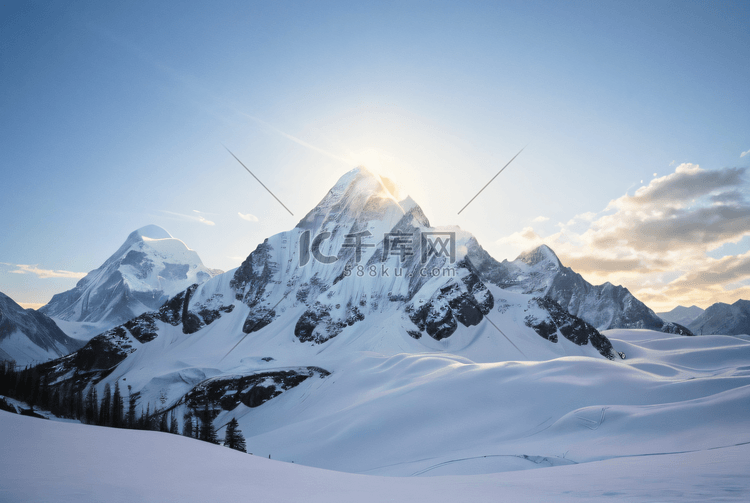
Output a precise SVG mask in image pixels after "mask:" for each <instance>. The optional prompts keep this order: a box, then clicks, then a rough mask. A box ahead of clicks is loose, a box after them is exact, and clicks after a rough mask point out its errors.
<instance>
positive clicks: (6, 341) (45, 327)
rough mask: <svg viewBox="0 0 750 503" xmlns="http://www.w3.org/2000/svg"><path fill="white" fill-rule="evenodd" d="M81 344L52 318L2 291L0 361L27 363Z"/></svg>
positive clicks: (61, 352)
mask: <svg viewBox="0 0 750 503" xmlns="http://www.w3.org/2000/svg"><path fill="white" fill-rule="evenodd" d="M82 345H83V343H81V342H80V341H77V340H75V339H71V338H70V337H68V336H67V335H65V333H63V331H62V330H60V329H59V328H58V327H57V325H55V322H54V321H52V320H51V319H50V318H49V317H47V316H45V315H44V314H42V313H40V312H38V311H35V310H34V309H24V308H22V307H21V306H19V305H18V304H16V303H15V302H14V301H13V299H11V298H10V297H8V296H7V295H5V294H4V293H2V292H0V360H13V361H15V362H16V364H17V365H18V366H25V365H29V364H34V363H41V362H44V361H47V360H51V359H53V358H59V357H61V356H64V355H67V354H68V353H71V352H73V351H75V350H77V349H79V348H80V347H81V346H82Z"/></svg>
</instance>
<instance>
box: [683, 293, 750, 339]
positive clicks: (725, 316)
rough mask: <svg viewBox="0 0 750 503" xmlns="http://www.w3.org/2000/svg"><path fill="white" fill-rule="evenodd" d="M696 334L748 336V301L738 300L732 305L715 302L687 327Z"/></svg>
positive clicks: (749, 324)
mask: <svg viewBox="0 0 750 503" xmlns="http://www.w3.org/2000/svg"><path fill="white" fill-rule="evenodd" d="M689 327H690V329H691V330H692V331H693V332H695V333H696V334H700V335H710V334H721V335H743V334H745V335H750V301H748V300H742V299H740V300H738V301H737V302H735V303H734V304H731V305H730V304H724V303H723V302H717V303H716V304H714V305H712V306H710V307H709V308H708V309H706V310H705V311H704V312H703V313H701V314H700V315H699V316H698V317H697V318H695V319H694V320H693V321H692V322H691V323H690V325H689Z"/></svg>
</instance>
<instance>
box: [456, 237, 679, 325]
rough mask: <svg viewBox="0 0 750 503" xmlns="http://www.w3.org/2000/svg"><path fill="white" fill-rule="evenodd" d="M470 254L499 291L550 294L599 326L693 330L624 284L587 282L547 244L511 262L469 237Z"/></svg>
mask: <svg viewBox="0 0 750 503" xmlns="http://www.w3.org/2000/svg"><path fill="white" fill-rule="evenodd" d="M469 256H470V257H471V262H472V264H473V265H474V266H475V267H476V269H477V270H478V271H479V274H480V277H481V278H482V279H483V280H486V281H488V282H490V283H492V284H495V285H497V286H499V287H501V288H503V289H504V290H508V291H512V292H519V293H525V294H530V295H536V296H546V297H549V298H551V299H553V300H554V301H555V302H557V303H558V304H560V306H562V307H563V308H564V309H565V310H566V311H568V312H569V313H570V314H572V315H574V316H577V317H579V318H581V319H583V320H585V321H587V322H588V323H591V324H592V325H594V326H595V327H596V328H597V329H598V330H608V329H611V328H646V329H650V330H657V331H661V332H667V333H673V334H680V335H693V334H692V333H691V331H690V330H688V329H687V328H686V327H685V326H683V325H682V324H679V323H674V322H672V321H665V320H663V319H661V318H660V317H659V316H657V314H656V313H655V312H654V311H652V310H651V309H650V308H649V307H648V306H646V305H645V304H644V303H643V302H641V301H640V300H638V299H637V298H635V297H634V296H633V294H631V293H630V292H629V291H628V289H627V288H624V287H622V286H615V285H613V284H611V283H609V282H607V283H604V284H603V285H597V286H595V285H592V284H591V283H589V282H588V281H586V280H585V279H583V277H582V276H581V275H580V274H578V273H576V272H575V271H573V270H572V269H571V268H569V267H565V266H563V265H562V263H561V262H560V259H558V258H557V255H555V252H553V251H552V249H551V248H549V247H548V246H547V245H541V246H539V247H538V248H535V249H534V250H531V251H528V252H525V253H522V254H521V255H519V256H518V258H516V259H515V260H514V261H512V262H508V261H507V260H503V261H502V262H497V261H496V260H495V259H493V258H492V257H490V255H489V254H488V253H486V252H485V251H484V250H483V249H481V247H479V246H478V244H477V243H476V242H473V243H471V244H470V250H469Z"/></svg>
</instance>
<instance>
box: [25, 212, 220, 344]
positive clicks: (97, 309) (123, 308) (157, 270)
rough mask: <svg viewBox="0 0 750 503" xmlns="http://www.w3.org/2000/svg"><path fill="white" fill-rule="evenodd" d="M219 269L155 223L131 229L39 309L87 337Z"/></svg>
mask: <svg viewBox="0 0 750 503" xmlns="http://www.w3.org/2000/svg"><path fill="white" fill-rule="evenodd" d="M221 272H222V271H219V270H215V269H209V268H207V267H206V266H204V265H203V262H201V259H200V257H198V254H197V253H196V252H195V251H193V250H191V249H190V248H188V247H187V246H186V245H185V243H183V242H182V241H180V240H179V239H176V238H174V237H172V235H171V234H169V232H167V231H166V230H164V229H162V228H161V227H159V226H156V225H147V226H145V227H142V228H140V229H138V230H136V231H133V232H132V233H131V234H130V235H129V236H128V237H127V239H126V240H125V242H124V243H123V244H122V246H120V248H119V249H118V250H117V251H116V252H115V253H114V254H113V255H112V256H111V257H109V258H108V259H107V260H106V261H105V262H104V263H103V264H102V265H101V266H99V267H98V268H97V269H95V270H93V271H91V272H89V273H88V274H87V275H86V276H85V277H84V278H82V279H81V280H80V281H79V282H78V284H77V285H76V286H75V288H73V289H72V290H68V291H67V292H63V293H59V294H57V295H55V296H54V297H52V300H50V302H49V303H48V304H47V305H45V306H43V307H41V308H40V309H39V311H40V312H42V313H44V314H46V315H48V316H49V317H51V318H53V319H54V320H55V321H56V322H57V323H58V324H59V325H60V327H61V328H62V329H63V330H65V331H66V333H68V334H69V335H71V336H73V337H76V338H80V339H83V340H88V339H90V338H91V337H93V336H94V335H96V334H99V333H101V332H104V331H106V330H109V329H110V328H112V327H114V326H116V325H120V324H121V323H125V322H126V321H128V320H130V319H132V318H135V317H136V316H138V315H141V314H143V313H145V312H148V311H154V310H157V309H159V308H160V307H161V306H162V304H164V302H166V301H167V300H168V299H169V298H170V297H172V296H174V295H176V294H178V293H179V292H181V291H183V290H185V289H186V288H187V287H189V286H190V285H193V284H201V283H203V282H205V281H206V280H208V279H210V278H212V277H214V276H216V275H217V274H219V273H221Z"/></svg>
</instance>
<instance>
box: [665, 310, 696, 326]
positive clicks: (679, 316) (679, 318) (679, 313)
mask: <svg viewBox="0 0 750 503" xmlns="http://www.w3.org/2000/svg"><path fill="white" fill-rule="evenodd" d="M703 311H704V310H703V309H701V308H700V307H698V306H690V307H685V306H677V307H675V308H674V309H672V310H671V311H667V312H666V313H657V314H658V315H659V316H660V317H661V318H662V319H663V320H666V321H671V322H673V323H679V324H680V325H684V326H686V327H687V326H688V325H690V324H691V323H692V322H693V320H695V319H696V318H697V317H698V316H700V315H701V314H703Z"/></svg>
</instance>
